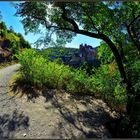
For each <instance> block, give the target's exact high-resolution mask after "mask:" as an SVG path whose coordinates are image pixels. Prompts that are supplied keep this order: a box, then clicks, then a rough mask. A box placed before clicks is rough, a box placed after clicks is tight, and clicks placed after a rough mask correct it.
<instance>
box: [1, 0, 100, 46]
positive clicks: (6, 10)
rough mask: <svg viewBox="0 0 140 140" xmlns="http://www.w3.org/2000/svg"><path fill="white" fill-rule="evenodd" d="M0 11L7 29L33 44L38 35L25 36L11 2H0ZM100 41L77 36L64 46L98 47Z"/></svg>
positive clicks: (29, 34)
mask: <svg viewBox="0 0 140 140" xmlns="http://www.w3.org/2000/svg"><path fill="white" fill-rule="evenodd" d="M0 11H1V15H2V21H4V22H5V24H6V26H7V28H9V27H10V26H12V27H13V29H14V31H15V32H17V33H21V34H22V35H23V36H24V38H25V39H26V40H27V41H28V42H29V43H31V44H32V43H34V42H35V41H37V39H38V38H39V37H40V35H39V34H34V33H28V34H27V35H25V31H24V28H23V25H22V23H21V19H22V18H20V17H16V16H14V14H15V13H16V9H15V8H14V7H13V6H12V4H11V2H8V1H0ZM100 41H101V40H99V39H94V38H91V37H87V36H84V35H77V36H76V37H74V39H73V41H72V42H71V43H67V44H66V47H71V48H79V45H80V44H82V43H83V44H85V43H86V44H88V45H91V46H93V47H97V46H99V45H100Z"/></svg>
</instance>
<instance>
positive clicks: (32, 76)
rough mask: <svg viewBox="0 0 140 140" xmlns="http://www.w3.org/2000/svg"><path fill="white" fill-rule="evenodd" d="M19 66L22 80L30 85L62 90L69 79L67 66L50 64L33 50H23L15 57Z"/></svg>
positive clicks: (69, 72)
mask: <svg viewBox="0 0 140 140" xmlns="http://www.w3.org/2000/svg"><path fill="white" fill-rule="evenodd" d="M17 58H18V59H19V62H20V64H21V69H20V71H21V73H22V77H23V79H24V80H26V81H27V82H28V83H30V84H31V85H36V86H43V85H46V86H48V87H52V88H62V87H63V88H64V87H66V84H67V81H68V79H69V77H70V74H71V71H70V68H69V67H68V66H64V65H63V64H61V65H60V64H57V63H56V62H55V61H54V62H50V61H48V60H47V59H44V58H43V57H42V56H41V55H39V54H38V53H37V52H36V51H35V50H32V49H25V50H24V51H23V52H22V53H20V54H19V55H17Z"/></svg>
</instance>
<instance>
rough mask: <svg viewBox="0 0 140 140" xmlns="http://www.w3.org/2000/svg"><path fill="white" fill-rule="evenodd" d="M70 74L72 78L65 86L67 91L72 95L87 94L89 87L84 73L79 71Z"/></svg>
mask: <svg viewBox="0 0 140 140" xmlns="http://www.w3.org/2000/svg"><path fill="white" fill-rule="evenodd" d="M72 74H73V76H72V78H71V79H70V81H69V83H68V85H67V90H68V91H70V92H74V93H88V92H89V88H90V86H89V82H88V76H87V75H86V72H85V71H83V70H81V69H79V70H73V73H72Z"/></svg>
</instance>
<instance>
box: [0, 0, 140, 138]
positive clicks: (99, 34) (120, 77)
mask: <svg viewBox="0 0 140 140" xmlns="http://www.w3.org/2000/svg"><path fill="white" fill-rule="evenodd" d="M15 9H16V13H15V15H16V16H20V17H21V18H22V21H21V22H22V24H23V26H24V29H25V32H26V33H30V32H32V33H37V32H39V31H40V30H45V32H46V34H45V36H44V38H43V40H42V42H41V43H42V44H43V43H44V44H45V45H48V46H49V44H53V43H52V41H54V38H53V35H55V36H56V40H55V41H56V42H59V43H56V44H55V47H51V48H45V49H41V50H39V49H37V48H31V46H30V44H29V43H28V42H26V41H25V40H24V38H23V36H22V35H21V34H17V33H15V32H14V31H13V30H12V29H9V30H7V28H6V26H5V24H4V22H1V23H0V26H1V29H0V34H1V37H2V39H1V40H0V41H2V40H4V39H9V40H10V43H11V51H12V53H13V57H14V58H16V59H17V61H18V63H20V65H21V66H20V69H19V71H18V74H17V75H16V76H15V77H16V78H15V83H16V88H18V90H20V91H21V90H22V92H24V93H23V94H25V93H27V90H30V91H32V90H33V89H34V91H36V92H37V93H38V91H42V90H44V89H46V88H47V89H48V90H57V91H62V90H63V91H65V92H68V93H69V94H70V96H72V95H75V96H81V97H83V100H85V101H86V98H87V97H92V98H95V99H101V100H103V101H104V102H105V103H106V104H107V105H108V106H109V108H111V110H112V111H115V112H116V113H117V114H118V115H117V117H116V118H115V119H112V120H111V121H108V123H106V128H107V129H108V130H109V131H110V133H111V135H112V136H111V137H114V138H139V137H140V109H139V108H140V98H139V97H140V72H139V71H140V2H139V1H133V2H125V1H99V2H57V1H42V2H39V1H36V2H17V3H16V4H15ZM77 34H81V35H85V36H88V37H92V38H96V39H101V43H100V46H98V47H97V48H96V50H95V51H96V53H97V56H98V62H100V63H99V65H98V66H96V67H95V66H94V65H93V64H91V63H89V61H88V57H85V59H84V60H83V61H82V62H83V63H80V65H79V66H78V67H76V68H75V67H73V66H70V65H69V64H65V63H64V61H63V60H62V58H63V57H64V56H65V57H69V58H73V56H74V54H77V53H78V52H79V49H74V48H65V47H64V46H65V44H66V43H67V42H71V41H72V39H73V38H74V37H75V36H76V35H77ZM93 44H94V43H93ZM79 45H80V44H79ZM0 59H1V58H0ZM75 59H77V57H76V58H75ZM96 62H97V60H96ZM94 63H95V61H94ZM14 86H15V85H14ZM33 94H34V93H33ZM42 94H43V92H42ZM63 94H65V93H63ZM55 103H56V104H57V100H56V101H55ZM60 113H62V112H60ZM62 114H63V113H62ZM63 115H64V114H63ZM40 119H41V118H40ZM78 130H80V129H78ZM97 137H98V136H97ZM87 138H88V136H87ZM92 138H94V136H92Z"/></svg>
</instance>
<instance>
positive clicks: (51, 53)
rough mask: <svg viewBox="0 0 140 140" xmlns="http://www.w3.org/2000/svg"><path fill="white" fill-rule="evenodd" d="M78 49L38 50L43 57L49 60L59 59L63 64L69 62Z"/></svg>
mask: <svg viewBox="0 0 140 140" xmlns="http://www.w3.org/2000/svg"><path fill="white" fill-rule="evenodd" d="M78 51H79V49H76V48H64V47H52V48H47V49H42V50H40V54H41V55H43V57H45V58H48V59H50V60H55V59H57V58H61V59H62V60H63V61H64V62H67V61H69V60H70V59H71V58H72V57H73V56H74V54H75V53H77V52H78Z"/></svg>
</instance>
